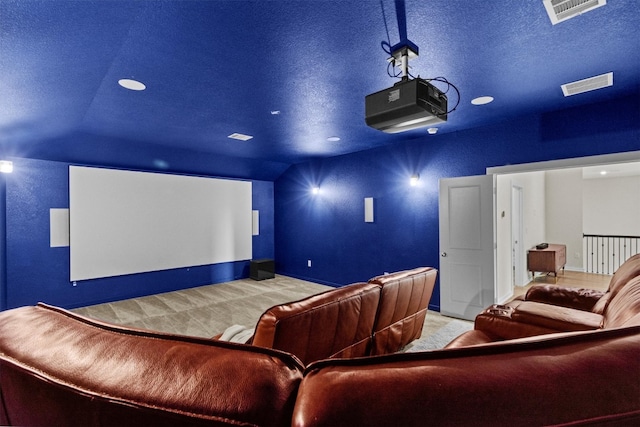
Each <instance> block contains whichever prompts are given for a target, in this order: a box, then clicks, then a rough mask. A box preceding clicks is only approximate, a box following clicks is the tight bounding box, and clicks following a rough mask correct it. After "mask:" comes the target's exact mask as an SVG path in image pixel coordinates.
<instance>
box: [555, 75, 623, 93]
mask: <svg viewBox="0 0 640 427" xmlns="http://www.w3.org/2000/svg"><path fill="white" fill-rule="evenodd" d="M608 86H613V73H606V74H600V75H599V76H594V77H589V78H588V79H583V80H578V81H575V82H571V83H565V84H563V85H561V86H560V87H562V93H564V96H571V95H577V94H579V93H583V92H589V91H592V90H596V89H602V88H603V87H608Z"/></svg>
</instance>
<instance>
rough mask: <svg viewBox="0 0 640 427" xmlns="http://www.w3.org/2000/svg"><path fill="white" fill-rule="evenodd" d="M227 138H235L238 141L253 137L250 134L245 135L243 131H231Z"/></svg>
mask: <svg viewBox="0 0 640 427" xmlns="http://www.w3.org/2000/svg"><path fill="white" fill-rule="evenodd" d="M227 138H231V139H237V140H239V141H248V140H250V139H251V138H253V137H252V136H251V135H245V134H243V133H232V134H231V135H229V136H228V137H227Z"/></svg>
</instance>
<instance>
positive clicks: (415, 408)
mask: <svg viewBox="0 0 640 427" xmlns="http://www.w3.org/2000/svg"><path fill="white" fill-rule="evenodd" d="M627 267H628V266H627ZM627 267H625V268H627ZM623 271H624V270H623ZM423 273H427V274H432V273H428V272H423ZM418 274H422V273H418ZM616 275H617V276H618V279H619V278H620V277H621V276H622V274H620V275H618V273H616ZM401 276H402V275H400V276H398V277H396V279H400V278H401ZM388 279H391V278H388ZM618 279H616V280H618ZM630 285H631V286H630ZM352 286H354V285H352ZM380 286H381V285H377V284H374V283H371V284H368V285H365V284H359V285H355V286H354V289H352V290H346V291H343V292H345V293H346V294H349V293H350V292H355V294H357V293H358V292H360V291H364V293H365V294H366V295H367V297H366V298H364V299H366V300H369V298H370V295H373V294H376V293H379V294H381V292H380V289H381V288H380ZM346 288H348V287H346ZM389 289H392V287H390V288H389ZM556 291H557V290H556ZM556 291H554V292H556ZM610 291H612V292H613V294H612V295H610V296H609V297H607V298H608V301H607V304H606V305H605V307H604V308H603V316H606V317H607V320H606V321H605V322H604V323H603V327H602V328H597V329H593V330H589V331H578V332H563V333H554V334H544V335H537V336H530V337H524V338H519V339H510V340H505V339H503V338H495V337H492V336H489V335H488V334H487V333H485V332H483V331H480V330H477V329H476V330H474V331H471V332H470V333H466V334H463V335H461V336H460V337H459V338H458V339H456V340H454V341H453V342H452V343H451V344H450V345H449V346H448V348H446V349H443V350H436V351H429V352H421V353H411V354H403V353H397V354H387V355H382V356H373V357H349V358H334V359H324V360H320V361H316V362H313V363H311V364H310V365H308V366H306V368H305V366H304V365H303V363H302V362H301V361H300V360H299V359H298V358H297V357H296V356H294V355H293V354H290V353H286V352H283V351H279V350H274V349H272V348H267V347H269V346H270V345H267V344H266V343H265V344H264V345H261V346H258V345H246V344H234V343H228V342H222V341H217V340H207V339H200V338H191V337H184V336H175V335H170V334H163V333H156V332H151V331H144V330H137V329H132V328H125V327H120V326H115V325H111V324H106V323H102V322H97V321H94V320H91V319H87V318H83V317H81V316H78V315H75V314H73V313H70V312H67V311H65V310H63V309H59V308H55V307H50V306H46V305H43V304H40V305H38V306H35V307H21V308H17V309H13V310H9V311H5V312H2V313H0V425H21V426H29V425H82V426H91V425H96V426H97V425H100V426H104V425H107V426H108V425H114V426H115V425H117V426H128V425H131V426H133V425H136V426H138V425H160V426H162V425H172V426H173V425H186V426H191V425H218V426H221V425H235V426H237V425H254V426H286V425H294V426H300V427H302V426H360V425H362V426H389V425H402V426H423V425H426V424H433V425H456V426H460V425H474V426H483V425H487V426H489V425H490V426H500V425H505V426H506V425H508V426H513V425H518V426H529V425H531V426H537V425H572V426H576V425H590V426H593V425H602V426H605V425H606V426H628V425H639V424H640V357H638V354H640V314H638V306H639V305H640V287H639V286H638V285H636V278H635V277H634V278H630V279H629V280H627V282H626V283H624V284H620V285H616V286H613V289H611V288H610ZM331 292H333V291H331ZM346 294H345V295H346ZM322 295H323V294H321V296H320V297H318V298H317V300H315V301H316V302H317V301H320V300H322V299H323V298H326V295H325V296H322ZM603 297H605V296H604V294H603V295H602V297H601V298H603ZM313 298H314V297H311V299H313ZM373 299H375V298H373ZM390 301H393V299H391V300H390ZM520 301H524V299H522V300H520ZM382 304H384V302H383V301H380V302H379V305H382ZM540 304H543V303H540ZM297 305H299V304H298V303H292V305H291V306H290V307H291V308H293V309H295V308H296V307H297ZM546 305H549V306H552V305H551V304H546ZM318 306H320V307H321V306H322V304H319V305H318ZM361 306H362V304H360V303H357V304H352V303H348V304H347V306H346V307H345V308H347V310H348V311H349V310H359V309H360V307H361ZM555 307H558V308H560V309H564V307H561V306H559V305H557V306H555ZM298 308H299V307H298ZM306 308H308V307H306ZM568 309H569V310H575V309H574V308H568ZM302 311H304V310H302ZM330 311H331V310H329V311H328V312H330ZM583 311H584V310H583ZM268 312H269V311H267V313H268ZM322 312H323V311H322V310H319V311H318V312H317V313H322ZM585 312H586V311H585ZM317 313H316V314H317ZM634 313H635V314H634ZM272 314H273V317H272V318H271V319H269V320H268V322H267V323H268V324H269V325H272V326H273V325H275V328H276V330H277V329H278V326H277V321H275V319H277V318H280V317H282V316H281V315H284V317H285V318H286V315H287V314H288V312H287V311H286V310H285V311H283V312H282V313H277V312H273V313H272ZM411 316H412V315H409V316H408V317H411ZM312 317H313V316H312ZM305 318H306V319H309V318H308V317H305ZM357 318H359V317H358V316H353V317H351V319H357ZM371 322H372V324H374V322H375V320H371ZM294 323H295V322H294ZM402 323H403V322H400V324H402ZM292 324H293V323H292ZM504 325H505V326H504V327H508V325H514V322H511V323H505V324H504ZM318 327H319V328H321V327H322V326H318ZM306 330H307V331H317V329H313V328H312V329H309V328H307V329H306ZM329 331H333V329H331V328H330V329H329ZM354 331H357V329H356V330H354ZM272 335H273V336H277V335H278V333H277V332H276V333H275V334H272ZM292 339H293V338H292ZM352 341H353V342H359V339H357V338H356V339H354V340H352ZM355 348H358V349H360V348H361V347H360V346H355ZM296 351H297V350H296ZM354 355H356V353H355V351H353V352H352V351H351V350H349V352H347V353H345V354H343V356H345V357H346V356H354Z"/></svg>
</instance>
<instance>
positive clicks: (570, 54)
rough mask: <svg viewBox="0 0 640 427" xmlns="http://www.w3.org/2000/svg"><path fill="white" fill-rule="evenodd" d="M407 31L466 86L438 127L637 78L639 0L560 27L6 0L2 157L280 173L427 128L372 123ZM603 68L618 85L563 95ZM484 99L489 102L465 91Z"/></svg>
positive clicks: (503, 6) (537, 4) (531, 20)
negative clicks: (373, 98)
mask: <svg viewBox="0 0 640 427" xmlns="http://www.w3.org/2000/svg"><path fill="white" fill-rule="evenodd" d="M570 2H574V3H575V2H579V0H570ZM397 6H400V7H397ZM403 9H404V11H403ZM405 23H406V27H405ZM405 28H406V35H407V38H408V39H409V40H410V41H411V42H413V43H415V44H416V45H417V46H418V47H419V57H418V58H415V59H412V60H411V61H410V66H411V70H410V71H411V74H412V75H414V76H418V75H419V76H421V77H423V78H432V77H438V76H443V77H445V78H446V79H447V80H448V81H450V82H451V83H453V84H454V85H455V86H456V87H457V88H458V90H459V92H460V103H459V105H458V107H457V108H456V109H455V111H452V112H451V113H450V114H449V118H448V121H447V122H446V123H443V124H441V125H439V126H438V133H437V134H436V135H431V136H428V137H430V138H438V137H439V136H440V135H442V134H446V133H450V132H455V131H460V130H465V129H470V128H473V127H478V126H483V125H487V124H492V123H495V122H497V121H502V120H506V119H509V118H513V117H517V116H523V115H530V114H538V113H542V112H547V111H554V110H559V109H564V108H569V107H574V106H578V105H583V104H589V103H595V102H600V101H605V100H611V99H615V98H617V97H622V96H626V95H629V94H634V93H636V94H637V93H638V88H639V87H640V35H639V33H638V28H640V7H638V4H637V0H609V2H607V3H606V5H604V6H602V7H599V8H596V9H594V10H592V11H590V12H587V13H584V14H582V15H580V16H577V17H575V18H573V19H570V20H567V21H564V22H560V23H558V24H556V25H553V24H552V23H551V20H550V18H549V16H548V14H547V11H546V9H545V7H544V5H543V1H542V0H527V1H516V2H514V1H513V0H492V1H469V0H420V1H418V0H406V1H401V0H397V1H394V0H381V1H375V0H350V1H344V0H342V1H320V0H308V1H302V0H300V1H290V0H271V1H263V0H256V1H249V0H227V1H50V0H45V1H28V0H14V1H7V0H3V1H0V149H1V150H2V152H0V157H3V156H17V157H30V158H41V159H50V160H60V161H68V162H75V163H85V164H100V165H106V166H109V165H113V166H126V167H130V168H140V169H166V170H181V171H188V170H189V169H190V168H189V165H190V164H193V168H191V169H192V171H194V172H198V173H213V174H217V173H219V171H218V170H215V168H213V167H212V168H211V169H210V170H209V168H208V166H207V165H208V164H212V165H213V164H214V163H216V162H218V163H220V162H225V159H228V160H229V161H230V162H232V160H233V162H236V163H233V162H232V163H233V164H234V165H239V164H242V165H243V167H242V168H240V169H242V170H238V171H237V173H235V175H237V176H242V177H254V178H259V179H274V178H275V177H277V176H278V174H280V173H281V172H282V171H283V170H285V169H286V168H287V167H288V165H290V164H293V163H299V162H304V161H307V160H310V159H313V158H318V157H325V156H335V155H340V154H345V153H350V152H355V151H360V150H366V149H369V148H374V147H379V146H383V145H387V144H395V143H398V142H400V141H403V140H406V139H409V138H417V137H421V138H424V137H427V133H426V130H425V129H420V130H414V131H409V132H406V133H401V134H395V135H390V134H385V133H382V132H380V131H377V130H375V129H372V128H370V127H368V126H367V125H366V124H365V122H364V98H365V96H366V95H368V94H370V93H373V92H377V91H379V90H382V89H385V88H387V87H390V86H392V85H393V84H394V83H395V82H396V81H397V80H398V79H397V78H393V77H390V76H389V75H388V62H387V58H388V56H389V55H388V53H387V52H385V49H387V50H388V46H389V45H395V44H397V43H399V42H400V41H401V34H402V33H403V31H404V29H405ZM609 72H613V83H614V84H613V86H611V87H607V88H604V89H599V90H595V91H592V92H588V93H583V94H578V95H574V96H570V97H565V96H564V95H563V92H562V90H561V87H560V85H562V84H565V83H570V82H573V81H576V80H581V79H585V78H589V77H593V76H596V75H600V74H604V73H609ZM121 79H133V80H136V81H139V82H142V83H143V84H144V85H145V86H146V89H145V90H142V91H132V90H128V89H125V88H123V87H122V86H120V85H119V84H118V82H119V80H121ZM445 88H446V87H445ZM448 95H449V107H450V108H451V107H453V106H454V105H455V103H456V101H457V97H456V95H455V93H454V91H453V90H450V91H449V93H448ZM479 96H492V97H493V98H494V101H493V102H492V103H490V104H487V105H483V106H477V105H472V104H471V102H470V101H471V100H472V99H474V98H476V97H479ZM233 133H242V134H246V135H250V136H253V138H252V139H250V140H248V141H237V140H233V139H230V138H228V136H229V135H230V134H233ZM330 137H337V138H339V140H335V139H336V138H331V139H333V140H329V138H330ZM238 162H240V163H238ZM234 167H235V166H234ZM227 174H228V175H234V173H232V172H227Z"/></svg>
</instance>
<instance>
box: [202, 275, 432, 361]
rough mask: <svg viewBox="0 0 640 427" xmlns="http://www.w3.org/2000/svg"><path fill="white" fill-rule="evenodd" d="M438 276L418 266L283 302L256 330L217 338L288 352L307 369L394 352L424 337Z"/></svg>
mask: <svg viewBox="0 0 640 427" xmlns="http://www.w3.org/2000/svg"><path fill="white" fill-rule="evenodd" d="M437 274H438V270H436V269H434V268H431V267H419V268H414V269H410V270H404V271H399V272H395V273H390V274H385V275H382V276H376V277H374V278H372V279H370V280H369V282H368V283H355V284H351V285H347V286H343V287H341V288H337V289H332V290H329V291H326V292H323V293H320V294H318V295H312V296H310V297H307V298H303V299H301V300H299V301H293V302H288V303H285V304H279V305H276V306H274V307H271V308H269V309H268V310H266V311H265V312H264V313H263V314H262V315H261V316H260V319H259V320H258V322H257V324H256V327H255V329H254V330H249V329H247V328H244V327H242V326H239V325H234V326H232V327H230V328H228V329H227V331H225V332H224V333H222V334H220V335H217V336H215V337H214V339H221V340H231V341H233V342H241V343H243V344H252V345H257V346H261V347H268V348H273V349H277V350H282V351H286V352H288V353H292V354H294V355H296V356H297V357H298V358H299V359H300V360H301V361H302V362H303V363H304V364H305V365H307V364H309V363H311V362H313V361H316V360H320V359H327V358H333V357H347V358H352V357H361V356H367V355H378V354H387V353H395V352H397V351H399V350H400V349H402V348H404V347H405V346H406V345H407V344H409V343H410V342H411V341H413V340H415V339H417V338H419V337H420V335H421V334H422V326H423V325H424V319H425V316H426V314H427V308H428V304H429V300H430V299H431V294H432V293H433V287H434V285H435V281H436V276H437ZM236 337H239V339H236Z"/></svg>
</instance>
